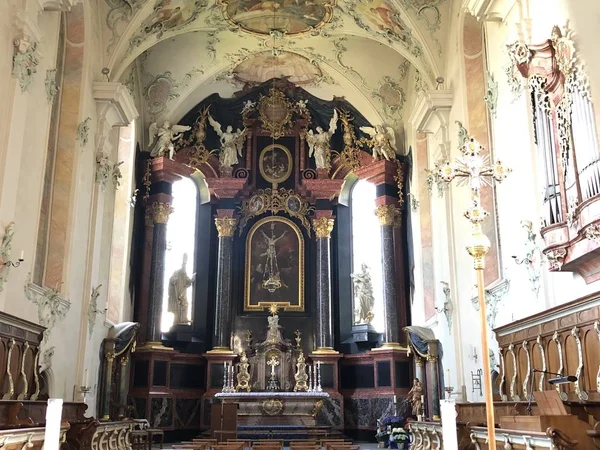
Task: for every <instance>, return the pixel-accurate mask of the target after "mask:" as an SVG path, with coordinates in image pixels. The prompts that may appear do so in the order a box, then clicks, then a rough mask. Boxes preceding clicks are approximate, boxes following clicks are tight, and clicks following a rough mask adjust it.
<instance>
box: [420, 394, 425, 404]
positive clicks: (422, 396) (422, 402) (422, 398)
mask: <svg viewBox="0 0 600 450" xmlns="http://www.w3.org/2000/svg"><path fill="white" fill-rule="evenodd" d="M421 404H425V396H424V395H421Z"/></svg>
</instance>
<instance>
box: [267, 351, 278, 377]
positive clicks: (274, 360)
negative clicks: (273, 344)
mask: <svg viewBox="0 0 600 450" xmlns="http://www.w3.org/2000/svg"><path fill="white" fill-rule="evenodd" d="M278 365H279V360H278V359H277V358H275V356H271V359H269V361H268V362H267V366H271V378H275V367H277V366H278Z"/></svg>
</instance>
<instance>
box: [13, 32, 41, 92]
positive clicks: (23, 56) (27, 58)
mask: <svg viewBox="0 0 600 450" xmlns="http://www.w3.org/2000/svg"><path fill="white" fill-rule="evenodd" d="M14 46H15V50H14V55H13V70H12V74H13V76H14V77H16V78H17V79H18V80H19V85H20V86H21V92H28V91H29V88H30V87H31V83H33V78H34V76H35V74H36V73H37V66H38V64H39V63H40V56H39V55H38V54H37V52H36V50H37V42H28V41H25V40H23V39H15V41H14Z"/></svg>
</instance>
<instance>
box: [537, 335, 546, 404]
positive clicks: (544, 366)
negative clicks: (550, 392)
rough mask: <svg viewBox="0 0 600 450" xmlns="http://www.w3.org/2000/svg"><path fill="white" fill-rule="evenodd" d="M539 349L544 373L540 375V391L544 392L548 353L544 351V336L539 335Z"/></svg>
mask: <svg viewBox="0 0 600 450" xmlns="http://www.w3.org/2000/svg"><path fill="white" fill-rule="evenodd" d="M536 342H537V345H538V348H539V349H540V356H541V358H542V373H540V383H539V389H538V390H539V391H540V392H541V391H543V390H544V378H545V376H546V374H545V373H544V372H545V371H546V370H547V365H546V351H545V350H544V343H543V342H542V336H541V335H539V334H538V337H537V339H536Z"/></svg>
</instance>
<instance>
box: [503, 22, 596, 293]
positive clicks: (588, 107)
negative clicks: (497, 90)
mask: <svg viewBox="0 0 600 450" xmlns="http://www.w3.org/2000/svg"><path fill="white" fill-rule="evenodd" d="M508 52H509V55H510V59H511V65H510V68H509V69H510V70H508V69H507V73H509V72H510V73H511V74H513V75H514V77H510V76H509V80H512V81H511V82H512V83H514V82H516V83H519V84H521V81H520V80H519V77H522V78H523V79H524V80H525V81H526V83H524V84H526V85H527V86H528V87H529V91H530V94H531V102H532V109H533V112H534V117H533V121H534V128H535V140H536V144H537V151H538V155H539V158H540V159H541V160H542V161H545V164H544V163H542V164H540V167H541V169H540V170H541V172H540V179H541V180H542V181H541V182H542V184H543V185H542V186H540V188H542V191H543V196H542V199H541V201H542V204H543V207H542V211H543V213H542V224H541V225H542V228H541V235H542V237H543V238H544V241H545V245H544V247H545V248H544V249H543V252H544V254H545V255H546V256H547V257H548V260H549V261H550V263H551V264H550V265H549V270H551V271H561V270H562V271H577V272H579V273H580V274H581V275H582V276H583V277H584V278H585V279H586V282H588V283H589V282H592V281H595V280H596V279H599V278H600V275H595V274H596V272H597V270H596V268H597V265H598V264H600V260H598V261H597V262H593V263H592V264H591V265H590V263H589V262H588V263H586V264H583V261H582V262H579V261H578V259H579V258H582V257H583V256H586V255H587V254H588V253H589V252H591V251H592V250H594V249H595V248H597V247H598V245H599V243H598V241H597V240H595V239H591V238H590V237H589V236H590V235H591V234H592V233H589V232H587V230H588V229H589V228H591V227H594V226H595V225H596V223H595V221H594V220H590V219H587V217H588V216H589V215H588V214H585V213H583V214H582V212H584V210H585V209H586V208H587V207H589V206H590V205H591V204H593V203H595V201H598V200H600V153H599V151H598V138H597V136H598V135H597V130H596V121H595V116H594V111H593V107H592V103H591V94H590V88H589V82H588V79H587V76H586V74H585V71H584V64H583V62H582V61H581V60H580V58H579V53H578V51H577V48H576V45H575V42H574V41H573V32H572V30H570V29H568V28H565V29H564V31H563V30H561V28H560V27H558V26H555V27H554V28H553V30H552V33H551V36H550V39H548V40H547V41H546V42H544V43H542V44H539V45H527V44H525V43H523V42H516V43H514V44H511V45H509V46H508ZM519 74H520V75H519ZM582 240H587V242H586V244H585V245H586V246H587V247H586V248H584V249H583V252H582V251H581V249H578V252H577V255H573V256H572V255H571V254H570V248H571V247H572V246H573V245H574V244H575V243H576V242H578V241H582ZM580 247H581V246H580ZM582 253H583V254H582ZM583 259H585V258H582V260H583Z"/></svg>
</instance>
